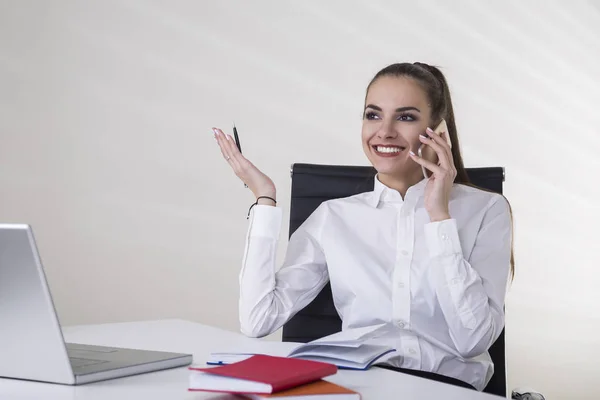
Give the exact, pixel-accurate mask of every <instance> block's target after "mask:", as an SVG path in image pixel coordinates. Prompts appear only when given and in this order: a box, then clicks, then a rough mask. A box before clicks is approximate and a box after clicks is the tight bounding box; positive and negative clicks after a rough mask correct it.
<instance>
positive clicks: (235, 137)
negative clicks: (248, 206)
mask: <svg viewBox="0 0 600 400" xmlns="http://www.w3.org/2000/svg"><path fill="white" fill-rule="evenodd" d="M233 138H234V139H235V145H236V146H237V148H238V150H239V151H240V154H242V146H241V145H240V138H239V136H238V133H237V128H236V127H235V122H234V123H233ZM244 187H245V188H247V187H248V185H246V184H245V183H244Z"/></svg>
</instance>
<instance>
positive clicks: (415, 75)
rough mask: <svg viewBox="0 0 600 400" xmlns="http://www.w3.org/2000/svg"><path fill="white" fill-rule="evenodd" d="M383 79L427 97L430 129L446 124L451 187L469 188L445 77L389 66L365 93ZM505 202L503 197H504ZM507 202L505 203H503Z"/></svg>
mask: <svg viewBox="0 0 600 400" xmlns="http://www.w3.org/2000/svg"><path fill="white" fill-rule="evenodd" d="M384 76H393V77H408V78H411V79H413V80H415V81H416V82H417V83H418V84H419V85H421V87H422V88H423V90H424V91H425V93H426V95H427V99H428V100H429V105H430V107H431V120H432V122H434V123H433V124H432V125H433V126H435V125H437V124H438V123H439V122H441V120H442V119H445V120H446V124H447V125H448V135H449V136H450V141H451V142H452V158H453V159H454V166H455V167H456V178H455V179H454V182H455V183H459V184H463V185H467V186H473V187H476V186H475V185H473V184H472V183H471V182H470V180H469V176H468V175H467V171H466V169H465V165H464V163H463V159H462V155H461V153H460V144H459V140H458V132H457V129H456V121H455V120H454V109H453V107H452V98H451V97H450V88H449V87H448V82H447V81H446V77H445V76H444V74H443V73H442V71H440V70H439V69H438V68H437V67H434V66H431V65H428V64H425V63H421V62H416V63H413V64H411V63H397V64H391V65H388V66H387V67H385V68H384V69H382V70H381V71H379V72H378V73H377V74H375V76H374V77H373V79H371V82H370V83H369V86H367V93H368V92H369V89H370V88H371V85H373V83H374V82H375V81H376V80H377V79H379V78H381V77H384ZM477 189H480V190H485V191H489V190H487V189H484V188H480V187H477ZM505 198H506V197H505ZM507 202H508V200H507ZM508 207H509V212H510V219H511V225H512V219H513V216H512V209H511V207H510V203H508ZM513 236H514V234H513V235H511V246H510V247H511V251H510V276H511V279H513V278H514V276H515V259H514V249H513V247H514V246H513V239H512V237H513Z"/></svg>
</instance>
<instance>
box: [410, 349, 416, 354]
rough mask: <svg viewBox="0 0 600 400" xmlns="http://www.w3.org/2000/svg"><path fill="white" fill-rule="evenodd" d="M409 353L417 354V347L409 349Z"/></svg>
mask: <svg viewBox="0 0 600 400" xmlns="http://www.w3.org/2000/svg"><path fill="white" fill-rule="evenodd" d="M408 354H412V355H415V354H417V351H416V350H415V349H408Z"/></svg>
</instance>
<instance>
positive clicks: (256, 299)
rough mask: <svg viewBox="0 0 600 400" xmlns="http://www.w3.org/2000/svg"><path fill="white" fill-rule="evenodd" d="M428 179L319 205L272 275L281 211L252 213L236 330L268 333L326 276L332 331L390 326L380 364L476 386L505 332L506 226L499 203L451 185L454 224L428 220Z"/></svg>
mask: <svg viewBox="0 0 600 400" xmlns="http://www.w3.org/2000/svg"><path fill="white" fill-rule="evenodd" d="M426 183H427V180H426V179H424V180H422V181H421V182H419V183H418V184H416V185H414V186H412V187H410V188H409V190H408V191H407V193H406V195H405V198H404V199H403V198H402V196H401V195H400V193H399V192H398V191H396V190H393V189H390V188H388V187H386V186H385V185H383V184H382V183H381V182H380V181H379V180H378V179H377V178H375V187H374V190H373V191H371V192H366V193H362V194H358V195H355V196H351V197H347V198H342V199H335V200H329V201H326V202H323V203H322V204H321V205H320V206H319V207H318V208H317V209H316V210H315V211H314V212H313V213H312V214H311V215H310V216H309V217H308V218H307V219H306V221H305V222H304V223H303V224H302V225H301V226H300V227H299V228H298V229H297V230H296V231H295V232H294V234H293V235H292V237H291V238H290V240H289V243H288V247H287V253H286V256H285V260H284V263H283V266H282V267H281V268H280V269H279V270H278V271H277V268H276V250H277V242H278V238H279V234H280V229H281V224H282V216H283V213H282V210H281V208H278V207H272V206H266V205H257V206H255V207H254V208H253V211H252V215H251V219H250V226H249V229H248V235H247V238H246V249H245V253H244V258H243V266H242V270H241V272H240V303H239V310H240V323H241V330H242V332H243V333H244V334H246V335H248V336H252V337H261V336H265V335H268V334H270V333H272V332H274V331H275V330H277V329H278V328H280V327H281V326H282V325H283V324H285V323H286V322H287V321H288V320H289V319H290V318H291V317H292V316H293V315H294V314H295V313H297V312H298V311H300V310H301V309H302V308H304V307H305V306H306V305H308V304H309V303H310V302H311V301H312V300H313V299H314V298H315V297H316V295H317V294H318V293H319V292H320V291H321V289H322V288H323V287H324V286H325V285H326V284H327V282H328V281H330V282H331V288H332V292H333V299H334V303H335V307H336V309H337V311H338V313H339V315H340V317H341V319H342V329H343V330H347V329H352V328H358V327H366V326H374V327H376V326H381V324H387V325H389V330H388V333H387V334H386V335H384V336H383V337H378V338H377V340H378V341H379V342H380V343H382V344H389V345H392V346H394V347H395V349H396V351H395V352H393V353H390V354H388V355H387V356H385V358H382V359H380V360H382V361H384V363H385V364H388V365H392V366H396V367H402V368H410V369H417V370H424V371H430V372H435V373H438V374H442V375H446V376H450V377H454V378H457V379H460V380H462V381H464V382H467V383H469V384H471V385H473V386H474V387H475V388H476V389H477V390H483V388H484V387H485V385H486V384H487V383H488V381H489V379H490V378H491V376H492V374H493V368H494V367H493V363H492V362H491V359H490V356H489V353H488V349H489V347H490V346H491V345H492V344H493V343H494V341H495V340H496V339H497V338H498V336H499V335H500V332H501V331H502V328H503V327H504V311H503V306H504V297H505V292H506V285H507V282H508V274H509V268H510V255H511V239H512V224H511V219H510V213H509V206H508V203H507V201H506V200H505V198H504V197H503V196H501V195H499V194H496V193H490V192H486V191H483V190H479V189H475V188H473V187H469V186H465V185H459V184H455V185H454V187H453V188H452V192H451V197H450V203H449V210H450V215H451V217H452V219H449V220H445V221H441V222H430V219H429V215H428V213H427V211H426V210H425V207H424V204H423V192H424V189H425V185H426Z"/></svg>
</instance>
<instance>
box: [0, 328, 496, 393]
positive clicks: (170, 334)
mask: <svg viewBox="0 0 600 400" xmlns="http://www.w3.org/2000/svg"><path fill="white" fill-rule="evenodd" d="M63 331H64V336H65V340H66V341H67V342H74V343H83V344H98V345H104V346H117V347H132V348H140V349H147V350H162V351H172V352H181V353H192V354H193V355H194V364H201V365H204V364H205V361H206V360H207V359H208V356H209V354H210V353H211V352H217V351H235V350H242V351H251V352H254V351H260V352H264V353H267V354H271V355H285V354H286V353H287V352H288V351H289V349H290V346H293V344H290V343H282V342H274V341H267V340H260V339H251V338H247V337H245V336H243V335H242V334H238V333H234V332H230V331H225V330H222V329H217V328H213V327H210V326H206V325H202V324H197V323H193V322H188V321H182V320H164V321H149V322H148V321H147V322H129V323H121V324H105V325H88V326H76V327H67V328H64V329H63ZM0 356H1V355H0ZM188 376H189V374H188V370H187V368H177V369H172V370H166V371H159V372H153V373H149V374H143V375H137V376H131V377H126V378H119V379H113V380H110V381H103V382H97V383H91V384H87V385H83V386H77V387H75V386H62V385H54V384H48V383H38V382H26V381H18V380H12V379H1V378H0V399H19V400H22V399H86V400H88V399H102V400H105V399H141V400H154V399H198V400H199V399H213V400H233V399H235V398H236V397H234V396H230V395H219V394H214V393H213V394H210V393H202V392H188V391H187V387H188ZM327 380H330V381H332V382H335V383H338V384H340V385H344V386H346V387H348V388H351V389H353V390H356V391H358V392H359V393H361V395H362V398H363V399H364V400H371V399H374V400H383V399H402V400H413V399H419V400H420V399H460V400H480V399H499V397H497V396H491V395H487V394H484V393H478V392H475V391H474V390H469V389H463V388H460V387H455V386H451V385H446V384H443V383H439V382H433V381H430V380H426V379H422V378H417V377H414V376H411V375H406V374H401V373H398V372H394V371H389V370H385V369H381V368H371V369H370V370H368V371H348V370H340V371H339V372H338V373H337V374H336V375H334V376H331V377H328V378H327Z"/></svg>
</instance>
